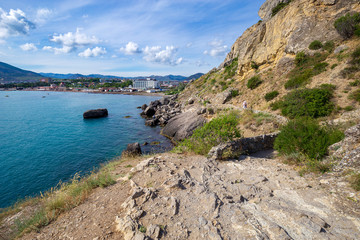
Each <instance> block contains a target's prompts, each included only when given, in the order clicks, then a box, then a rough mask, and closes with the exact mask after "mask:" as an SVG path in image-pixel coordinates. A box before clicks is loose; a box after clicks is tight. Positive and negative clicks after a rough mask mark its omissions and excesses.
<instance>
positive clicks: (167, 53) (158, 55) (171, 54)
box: [143, 46, 183, 65]
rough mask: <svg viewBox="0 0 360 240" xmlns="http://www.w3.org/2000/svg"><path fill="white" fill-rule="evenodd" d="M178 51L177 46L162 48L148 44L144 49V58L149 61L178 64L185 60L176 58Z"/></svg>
mask: <svg viewBox="0 0 360 240" xmlns="http://www.w3.org/2000/svg"><path fill="white" fill-rule="evenodd" d="M176 52H177V48H176V47H174V46H166V48H165V49H162V48H161V47H160V46H154V47H149V46H146V47H145V48H144V49H143V53H144V57H143V58H144V60H145V61H147V62H156V63H163V64H168V65H178V64H180V63H182V62H183V58H176Z"/></svg>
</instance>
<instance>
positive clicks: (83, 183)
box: [1, 164, 116, 236]
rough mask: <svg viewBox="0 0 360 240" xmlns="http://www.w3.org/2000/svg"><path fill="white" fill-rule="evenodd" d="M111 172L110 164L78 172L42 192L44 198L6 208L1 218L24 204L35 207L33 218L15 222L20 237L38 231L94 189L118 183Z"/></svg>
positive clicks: (78, 203)
mask: <svg viewBox="0 0 360 240" xmlns="http://www.w3.org/2000/svg"><path fill="white" fill-rule="evenodd" d="M110 165H111V164H109V166H110ZM109 171H110V168H109V167H103V168H101V169H100V170H99V172H97V173H95V172H93V173H91V174H90V175H88V176H85V177H83V178H80V177H79V175H78V174H76V175H75V176H74V177H73V179H72V180H71V181H70V182H68V183H59V185H58V186H57V187H55V188H52V189H51V190H49V191H48V192H46V193H44V194H42V195H41V197H38V198H35V199H30V200H26V201H25V202H24V203H20V204H17V205H15V206H14V207H11V208H8V209H5V210H4V211H3V212H2V213H1V217H2V218H3V217H5V216H6V215H9V214H14V213H16V212H18V211H20V209H21V208H22V207H23V206H26V205H29V206H32V208H33V209H34V212H33V213H32V214H31V216H30V217H27V218H25V219H21V220H19V219H18V220H16V221H15V225H16V229H15V233H14V234H15V235H17V236H20V235H22V234H24V233H26V232H30V231H34V230H35V231H38V230H39V229H40V228H41V227H44V226H46V225H48V224H49V223H51V222H52V221H54V220H55V219H56V218H57V217H58V216H59V215H60V214H61V213H63V212H65V211H68V210H70V209H72V208H74V207H76V206H78V205H80V204H81V203H82V202H83V201H84V200H85V199H86V198H87V197H88V196H89V194H90V193H91V191H92V190H93V189H94V188H97V187H107V186H109V185H112V184H114V183H115V182H116V181H115V180H114V179H113V177H112V176H111V174H110V172H109Z"/></svg>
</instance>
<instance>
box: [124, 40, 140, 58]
mask: <svg viewBox="0 0 360 240" xmlns="http://www.w3.org/2000/svg"><path fill="white" fill-rule="evenodd" d="M120 51H121V52H123V53H125V55H134V54H137V53H141V49H140V48H139V45H138V44H137V43H134V42H128V44H126V46H125V47H122V48H120Z"/></svg>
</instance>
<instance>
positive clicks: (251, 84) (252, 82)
mask: <svg viewBox="0 0 360 240" xmlns="http://www.w3.org/2000/svg"><path fill="white" fill-rule="evenodd" d="M261 83H262V81H261V79H260V77H259V76H254V77H252V78H250V79H249V81H248V82H247V85H246V86H247V87H248V88H250V89H251V90H252V89H255V88H257V87H258V86H259V85H260V84H261Z"/></svg>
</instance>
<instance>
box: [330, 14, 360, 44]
mask: <svg viewBox="0 0 360 240" xmlns="http://www.w3.org/2000/svg"><path fill="white" fill-rule="evenodd" d="M359 23H360V14H359V13H355V14H353V15H350V14H349V13H348V14H346V15H345V16H342V17H340V18H338V19H337V20H336V21H335V23H334V27H335V28H336V30H337V32H338V33H339V34H340V35H341V36H342V37H343V38H345V39H347V38H351V37H352V36H353V35H354V33H355V31H356V30H357V29H358V24H359Z"/></svg>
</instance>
